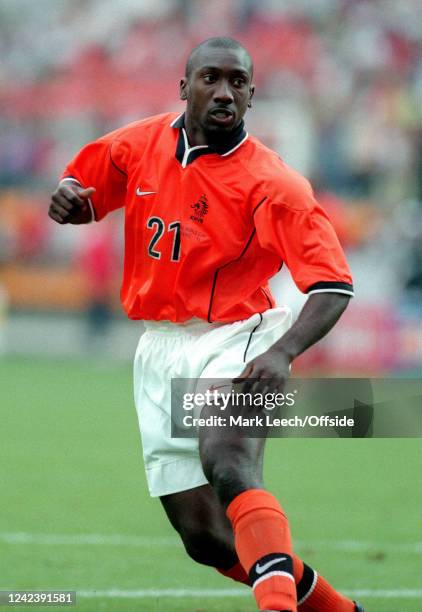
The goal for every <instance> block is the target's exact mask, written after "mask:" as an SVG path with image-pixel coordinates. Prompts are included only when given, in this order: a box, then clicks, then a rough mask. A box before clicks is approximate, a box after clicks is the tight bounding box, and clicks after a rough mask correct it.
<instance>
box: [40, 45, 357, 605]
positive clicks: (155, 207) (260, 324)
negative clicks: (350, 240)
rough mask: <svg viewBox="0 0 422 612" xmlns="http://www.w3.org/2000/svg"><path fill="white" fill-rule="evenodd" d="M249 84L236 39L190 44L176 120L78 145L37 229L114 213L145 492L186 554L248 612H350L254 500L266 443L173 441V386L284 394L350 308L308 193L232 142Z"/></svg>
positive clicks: (338, 257)
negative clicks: (288, 297) (299, 299)
mask: <svg viewBox="0 0 422 612" xmlns="http://www.w3.org/2000/svg"><path fill="white" fill-rule="evenodd" d="M252 78H253V66H252V60H251V57H250V55H249V53H248V52H247V51H246V49H245V48H244V47H243V46H242V45H241V44H239V43H238V42H236V41H235V40H233V39H230V38H220V37H219V38H212V39H208V40H206V41H204V42H203V43H201V44H200V45H198V46H197V47H196V48H195V49H193V51H192V52H191V54H190V56H189V59H188V62H187V65H186V73H185V76H184V77H183V78H182V79H181V82H180V97H181V99H182V100H186V111H185V112H184V113H183V114H182V115H180V116H178V115H177V114H176V113H167V114H162V115H158V116H154V117H150V118H147V119H144V120H142V121H137V122H135V123H132V124H130V125H128V126H126V127H123V128H120V129H117V130H116V131H114V132H112V133H110V134H107V135H105V136H103V137H102V138H99V139H98V140H96V141H95V142H92V143H90V144H88V145H86V146H85V147H84V148H83V149H82V150H81V151H80V152H79V153H78V154H77V155H76V157H75V158H74V159H73V160H72V161H71V162H70V163H69V164H68V166H67V167H66V169H65V172H64V174H63V176H62V179H61V181H60V183H59V185H58V187H57V189H56V191H55V192H54V194H53V195H52V201H51V204H50V209H49V215H50V217H51V218H52V219H54V220H55V221H56V222H57V223H61V224H65V223H73V224H79V223H88V222H90V221H92V220H95V221H100V220H101V219H102V218H103V217H104V216H105V215H106V214H107V213H109V212H110V211H112V210H114V209H117V208H119V207H124V208H125V263H124V275H123V283H122V289H121V298H122V303H123V306H124V308H125V310H126V312H127V314H128V316H129V317H130V318H132V319H142V320H143V321H144V324H145V328H146V330H145V333H144V334H143V335H142V336H141V339H140V342H139V345H138V349H137V351H136V356H135V364H134V385H135V401H136V407H137V412H138V417H139V423H140V428H141V434H142V442H143V452H144V459H145V467H146V473H147V480H148V486H149V490H150V493H151V495H152V496H156V497H159V498H160V500H161V502H162V504H163V507H164V510H165V512H166V513H167V516H168V518H169V520H170V522H171V524H172V525H173V527H174V528H175V529H176V530H177V531H178V532H179V534H180V536H181V538H182V541H183V543H184V546H185V548H186V550H187V552H188V554H189V555H190V556H191V557H192V558H193V559H194V560H195V561H197V562H199V563H203V564H206V565H209V566H213V567H215V568H217V569H218V570H219V571H220V572H221V573H222V574H224V575H225V576H228V577H231V578H233V579H234V580H237V581H239V582H243V583H245V584H249V585H251V586H252V589H253V593H254V596H255V599H256V602H257V605H258V608H259V610H278V611H285V612H286V611H288V612H295V611H296V610H297V609H299V610H301V611H304V612H305V611H311V610H314V611H315V610H318V611H325V612H328V611H329V612H349V611H350V612H352V611H354V610H362V608H361V607H360V606H359V605H358V604H356V603H354V602H352V601H350V600H349V599H347V598H346V597H344V596H343V595H341V594H340V593H338V592H337V591H335V590H334V589H333V588H332V587H331V586H330V585H329V584H328V583H327V582H326V581H325V580H324V579H323V578H322V577H321V576H319V575H318V574H317V573H316V572H315V571H314V570H312V569H311V568H310V567H309V566H307V565H305V564H304V563H303V562H302V561H301V560H300V559H299V558H298V557H296V556H295V555H294V553H293V550H292V543H291V538H290V531H289V525H288V521H287V518H286V515H285V513H284V511H283V509H282V507H281V505H280V503H279V502H278V501H277V499H276V498H275V497H274V496H273V495H272V494H271V493H270V492H269V491H267V490H266V489H265V488H264V484H263V479H262V459H263V451H264V443H265V440H264V439H262V438H259V439H257V438H247V437H246V436H241V435H239V434H238V433H237V432H236V430H233V429H231V430H227V431H222V430H221V428H200V429H199V436H198V438H196V439H193V438H172V437H171V435H170V429H171V428H170V425H171V414H170V399H171V397H170V381H171V379H172V378H188V379H201V378H204V379H210V378H212V379H219V378H221V379H229V380H233V379H242V378H247V379H248V380H247V381H246V382H245V383H244V385H250V384H251V379H253V381H254V383H253V385H254V387H253V388H254V391H257V392H269V391H272V392H275V391H282V390H283V388H284V384H285V382H286V380H287V378H288V377H289V373H290V365H291V363H292V361H293V360H294V359H295V357H297V356H298V355H300V354H301V353H302V352H303V351H305V350H306V349H307V348H308V347H309V346H311V345H312V344H314V343H315V342H317V341H318V340H319V339H320V338H321V337H323V336H324V335H325V334H326V333H327V332H328V331H329V330H330V329H331V328H332V327H333V325H334V324H335V323H336V322H337V320H338V319H339V317H340V315H341V314H342V312H343V311H344V309H345V308H346V306H347V303H348V301H349V299H350V297H351V296H352V295H353V286H352V279H351V276H350V272H349V269H348V266H347V263H346V260H345V257H344V254H343V251H342V249H341V247H340V244H339V242H338V240H337V237H336V235H335V233H334V230H333V228H332V226H331V224H330V221H329V219H328V217H327V215H326V214H325V212H324V211H323V210H322V208H321V207H320V206H319V205H318V203H317V202H316V201H315V198H314V195H313V192H312V189H311V187H310V185H309V183H308V182H307V181H306V180H305V179H304V178H303V177H302V176H300V175H299V174H298V173H297V172H295V171H294V170H292V169H291V168H289V167H288V166H287V165H286V164H285V163H284V162H283V161H282V160H281V159H280V158H279V156H278V155H277V154H276V153H274V152H273V151H271V150H269V149H267V148H266V147H265V146H264V145H263V144H261V143H260V142H259V141H258V140H256V139H255V138H252V137H251V136H249V135H248V133H247V132H246V130H245V126H244V122H243V117H244V115H245V113H246V110H247V108H248V107H251V106H252V98H253V94H254V86H253V84H252ZM283 263H285V264H286V265H287V266H288V268H289V270H290V272H291V274H292V276H293V278H294V280H295V282H296V284H297V286H298V287H299V289H300V290H301V291H303V292H305V293H307V294H308V295H309V297H308V300H307V302H306V303H305V305H304V307H303V309H302V311H301V313H300V314H299V317H298V319H297V320H296V322H295V323H294V324H293V325H291V321H290V311H289V310H288V309H287V308H285V307H282V308H280V307H276V305H275V303H274V300H273V297H272V295H271V293H270V291H269V289H268V280H269V278H271V277H272V276H273V275H274V274H275V273H276V272H277V271H278V270H279V269H280V267H281V265H282V264H283ZM204 410H207V407H205V408H204ZM281 469H282V468H281Z"/></svg>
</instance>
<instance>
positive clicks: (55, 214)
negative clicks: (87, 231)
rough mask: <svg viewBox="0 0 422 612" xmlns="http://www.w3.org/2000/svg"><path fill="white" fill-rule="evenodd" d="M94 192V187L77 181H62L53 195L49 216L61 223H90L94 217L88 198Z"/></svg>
mask: <svg viewBox="0 0 422 612" xmlns="http://www.w3.org/2000/svg"><path fill="white" fill-rule="evenodd" d="M93 193H95V189H94V187H88V188H84V187H81V186H80V185H77V184H76V183H66V184H64V183H62V184H61V185H59V186H58V187H57V189H56V191H55V192H54V193H53V195H52V196H51V203H50V208H49V209H48V216H49V217H51V219H53V220H54V221H56V222H57V223H60V224H61V225H64V224H66V223H72V224H73V225H80V224H82V223H89V222H90V221H92V220H93V219H92V213H91V209H90V206H89V203H88V199H89V198H90V197H91V195H92V194H93Z"/></svg>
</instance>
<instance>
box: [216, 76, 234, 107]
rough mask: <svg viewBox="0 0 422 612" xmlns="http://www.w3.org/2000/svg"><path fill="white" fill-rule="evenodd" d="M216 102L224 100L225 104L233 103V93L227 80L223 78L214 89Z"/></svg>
mask: <svg viewBox="0 0 422 612" xmlns="http://www.w3.org/2000/svg"><path fill="white" fill-rule="evenodd" d="M214 102H217V103H218V102H220V103H221V102H223V103H224V104H231V103H232V102H233V94H232V92H231V89H230V86H229V83H227V81H224V80H221V81H219V83H218V84H217V87H216V88H215V91H214Z"/></svg>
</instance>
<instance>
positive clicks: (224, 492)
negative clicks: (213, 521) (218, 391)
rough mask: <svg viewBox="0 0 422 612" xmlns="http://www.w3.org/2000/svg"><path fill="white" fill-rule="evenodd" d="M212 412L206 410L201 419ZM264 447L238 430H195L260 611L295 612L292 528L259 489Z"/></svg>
mask: <svg viewBox="0 0 422 612" xmlns="http://www.w3.org/2000/svg"><path fill="white" fill-rule="evenodd" d="M215 410H218V408H215V407H212V406H210V407H207V406H206V407H205V408H204V411H203V415H204V416H207V415H208V414H212V413H213V412H214V411H215ZM264 444H265V439H263V438H260V439H259V438H258V439H255V438H246V437H245V436H242V435H241V434H240V433H239V431H238V430H237V428H228V429H227V430H224V429H223V430H221V428H218V429H217V428H213V427H201V428H200V432H199V448H200V456H201V461H202V466H203V469H204V473H205V475H206V476H207V478H208V480H209V482H210V484H211V486H212V487H213V489H214V491H215V493H216V495H217V497H218V499H219V501H220V503H221V504H222V505H223V507H224V508H225V509H226V512H227V516H228V518H229V519H230V522H231V524H232V527H233V532H234V540H235V548H236V552H237V554H238V557H239V560H240V562H241V564H242V566H243V567H244V568H245V569H246V571H247V572H248V575H249V578H250V581H251V583H252V588H253V591H254V595H255V598H256V601H257V603H258V607H259V609H260V610H268V609H271V610H286V611H287V610H288V611H291V612H295V611H296V609H297V598H296V588H295V581H294V575H293V558H292V557H293V550H292V544H291V538H290V529H289V525H288V521H287V518H286V516H285V514H284V512H283V509H282V508H281V506H280V504H279V503H278V501H277V500H276V498H275V497H274V496H273V495H272V494H271V493H269V492H268V491H266V490H265V489H264V486H263V478H262V462H263V452H264Z"/></svg>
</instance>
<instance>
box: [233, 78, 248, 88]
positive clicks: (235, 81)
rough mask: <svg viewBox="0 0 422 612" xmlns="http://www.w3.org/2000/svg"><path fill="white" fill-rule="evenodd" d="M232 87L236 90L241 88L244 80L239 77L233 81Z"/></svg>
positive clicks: (244, 83)
mask: <svg viewBox="0 0 422 612" xmlns="http://www.w3.org/2000/svg"><path fill="white" fill-rule="evenodd" d="M233 85H234V86H235V87H237V88H240V87H243V86H244V85H246V80H245V79H242V78H241V77H237V78H235V79H233Z"/></svg>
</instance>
